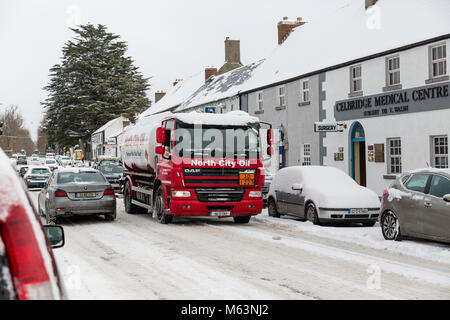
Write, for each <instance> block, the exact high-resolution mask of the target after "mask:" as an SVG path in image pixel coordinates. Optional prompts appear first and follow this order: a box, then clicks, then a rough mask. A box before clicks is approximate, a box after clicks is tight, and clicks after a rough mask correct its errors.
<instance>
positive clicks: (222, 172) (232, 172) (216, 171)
mask: <svg viewBox="0 0 450 320" xmlns="http://www.w3.org/2000/svg"><path fill="white" fill-rule="evenodd" d="M240 171H242V169H230V168H195V169H189V168H185V169H184V172H183V173H184V175H185V176H186V177H188V176H190V177H192V176H222V177H234V176H235V177H236V178H237V177H238V176H239V172H240Z"/></svg>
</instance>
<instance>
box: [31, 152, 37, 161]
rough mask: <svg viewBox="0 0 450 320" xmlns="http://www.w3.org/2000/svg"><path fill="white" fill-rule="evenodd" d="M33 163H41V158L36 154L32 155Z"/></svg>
mask: <svg viewBox="0 0 450 320" xmlns="http://www.w3.org/2000/svg"><path fill="white" fill-rule="evenodd" d="M31 161H39V156H38V155H37V154H35V153H33V154H32V155H31Z"/></svg>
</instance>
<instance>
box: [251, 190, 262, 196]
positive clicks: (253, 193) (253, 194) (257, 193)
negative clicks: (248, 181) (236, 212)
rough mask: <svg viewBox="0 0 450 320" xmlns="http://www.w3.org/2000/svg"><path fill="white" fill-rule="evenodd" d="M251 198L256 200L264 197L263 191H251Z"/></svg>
mask: <svg viewBox="0 0 450 320" xmlns="http://www.w3.org/2000/svg"><path fill="white" fill-rule="evenodd" d="M248 196H249V197H255V198H261V197H262V192H261V191H250V192H249V193H248Z"/></svg>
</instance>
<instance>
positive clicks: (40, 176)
mask: <svg viewBox="0 0 450 320" xmlns="http://www.w3.org/2000/svg"><path fill="white" fill-rule="evenodd" d="M50 175H51V171H50V168H48V167H45V166H30V167H28V169H27V172H25V174H24V175H23V179H24V180H25V184H26V185H27V187H28V188H43V187H44V185H45V183H46V182H47V180H48V178H49V177H50Z"/></svg>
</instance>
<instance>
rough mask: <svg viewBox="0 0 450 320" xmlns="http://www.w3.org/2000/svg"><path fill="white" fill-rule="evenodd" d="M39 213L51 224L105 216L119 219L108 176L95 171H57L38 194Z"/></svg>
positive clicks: (81, 169) (66, 169) (87, 169)
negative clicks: (56, 221)
mask: <svg viewBox="0 0 450 320" xmlns="http://www.w3.org/2000/svg"><path fill="white" fill-rule="evenodd" d="M38 211H39V214H40V215H42V216H44V217H45V218H46V220H47V223H51V222H55V220H56V219H57V218H58V217H69V216H73V215H104V216H105V220H107V221H112V220H114V219H116V197H115V194H114V190H113V189H112V188H111V185H110V184H109V183H108V181H107V180H106V179H105V177H104V176H103V175H102V174H101V173H100V172H98V171H97V170H95V169H90V168H62V169H60V170H57V171H55V172H53V175H52V176H51V178H50V180H49V184H48V185H46V186H45V188H44V189H42V190H41V192H40V193H39V195H38Z"/></svg>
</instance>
